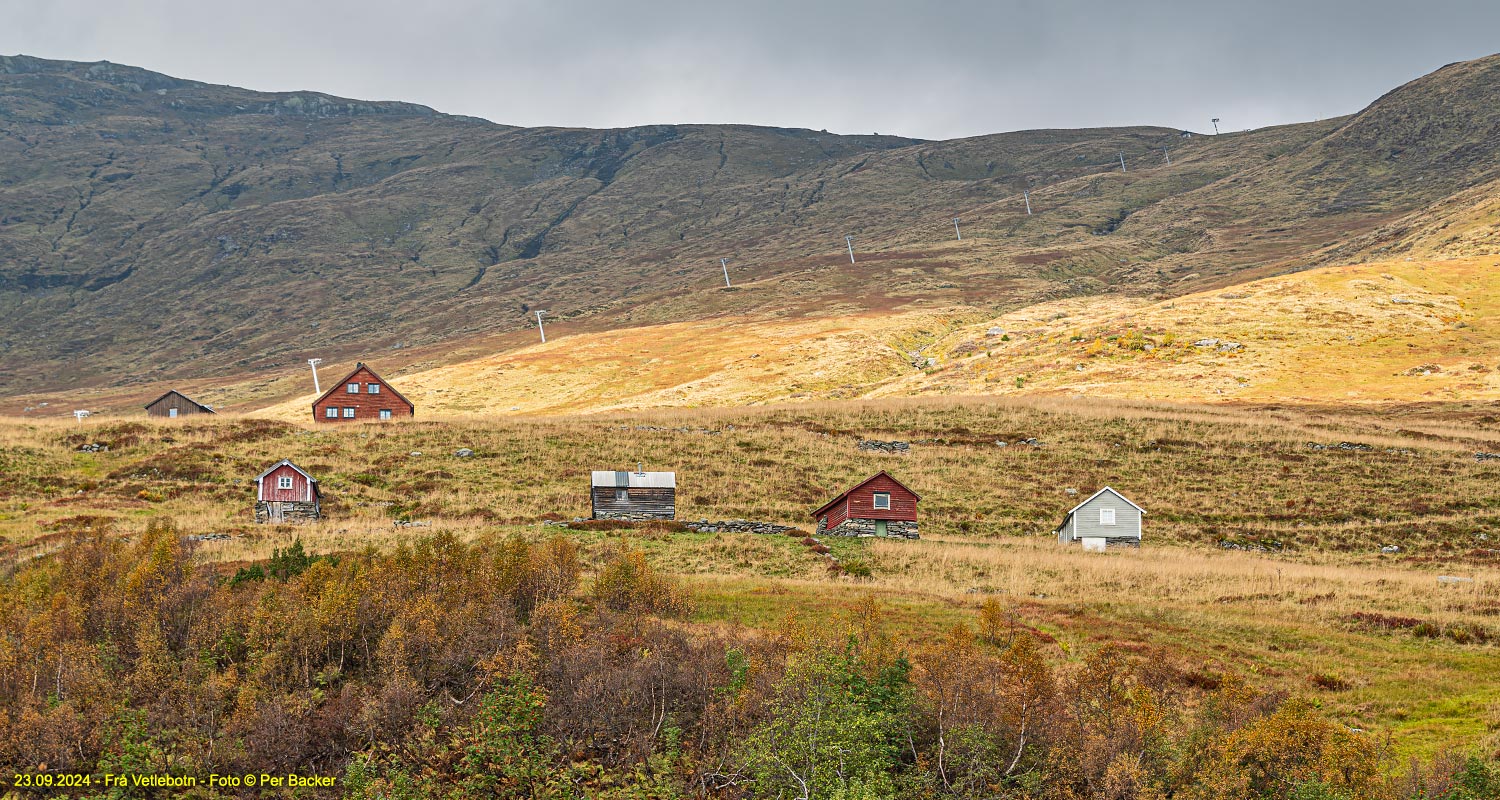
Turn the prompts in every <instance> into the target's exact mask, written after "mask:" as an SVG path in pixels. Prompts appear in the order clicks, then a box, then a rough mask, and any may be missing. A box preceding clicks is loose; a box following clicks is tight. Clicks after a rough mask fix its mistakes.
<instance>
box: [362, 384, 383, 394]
mask: <svg viewBox="0 0 1500 800" xmlns="http://www.w3.org/2000/svg"><path fill="white" fill-rule="evenodd" d="M365 394H380V384H378V383H367V384H365Z"/></svg>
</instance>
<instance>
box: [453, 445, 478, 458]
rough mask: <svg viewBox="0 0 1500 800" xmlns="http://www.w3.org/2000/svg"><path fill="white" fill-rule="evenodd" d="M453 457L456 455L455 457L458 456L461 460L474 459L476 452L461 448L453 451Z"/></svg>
mask: <svg viewBox="0 0 1500 800" xmlns="http://www.w3.org/2000/svg"><path fill="white" fill-rule="evenodd" d="M453 455H455V456H457V457H459V458H473V457H474V451H473V450H470V449H469V448H467V447H460V448H458V449H457V450H454V451H453Z"/></svg>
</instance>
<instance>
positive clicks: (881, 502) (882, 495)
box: [875, 492, 891, 511]
mask: <svg viewBox="0 0 1500 800" xmlns="http://www.w3.org/2000/svg"><path fill="white" fill-rule="evenodd" d="M875 507H876V508H878V509H880V510H882V511H889V510H890V508H891V495H890V493H889V492H876V493H875Z"/></svg>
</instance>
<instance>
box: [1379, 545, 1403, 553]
mask: <svg viewBox="0 0 1500 800" xmlns="http://www.w3.org/2000/svg"><path fill="white" fill-rule="evenodd" d="M1380 552H1382V553H1386V554H1390V553H1399V552H1401V548H1399V547H1397V546H1396V545H1393V544H1388V545H1386V546H1385V547H1382V548H1380Z"/></svg>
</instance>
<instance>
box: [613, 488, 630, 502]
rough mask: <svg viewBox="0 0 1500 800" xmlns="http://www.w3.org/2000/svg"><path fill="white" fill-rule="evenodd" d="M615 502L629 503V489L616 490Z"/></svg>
mask: <svg viewBox="0 0 1500 800" xmlns="http://www.w3.org/2000/svg"><path fill="white" fill-rule="evenodd" d="M615 502H616V503H628V502H630V490H629V489H616V490H615Z"/></svg>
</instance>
